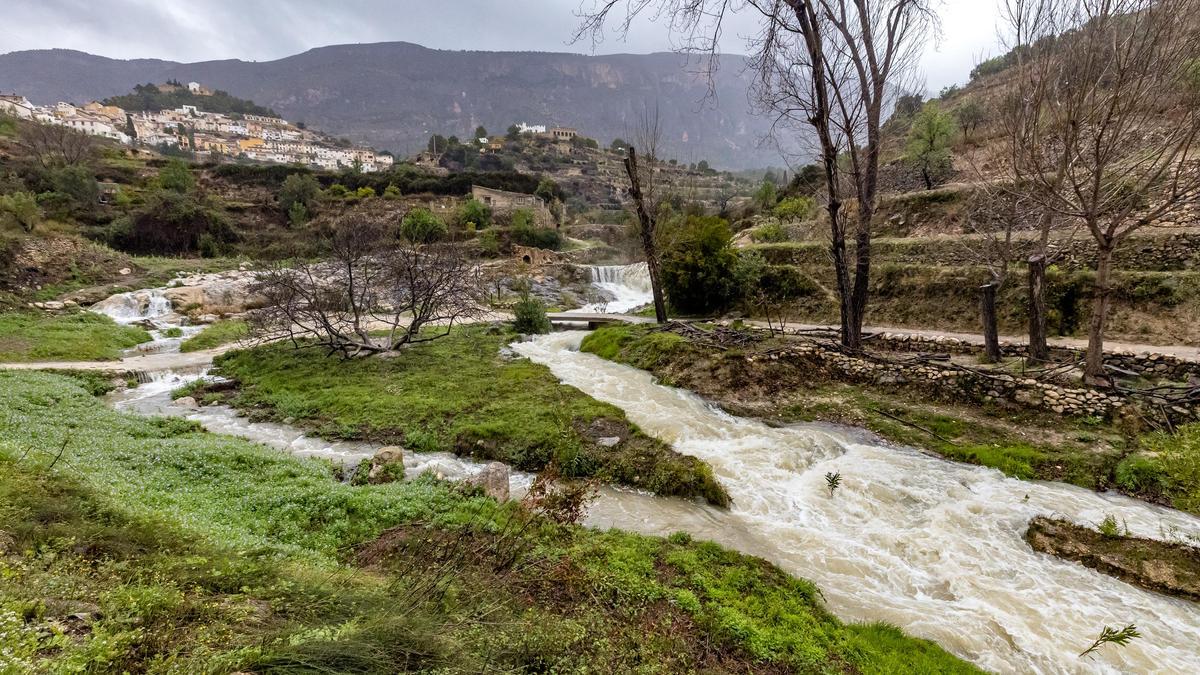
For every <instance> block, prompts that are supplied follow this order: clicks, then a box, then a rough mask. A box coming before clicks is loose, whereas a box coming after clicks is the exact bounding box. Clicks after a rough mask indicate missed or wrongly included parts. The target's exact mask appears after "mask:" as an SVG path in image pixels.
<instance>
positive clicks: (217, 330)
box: [179, 319, 250, 353]
mask: <svg viewBox="0 0 1200 675" xmlns="http://www.w3.org/2000/svg"><path fill="white" fill-rule="evenodd" d="M249 334H250V328H249V326H247V325H246V322H245V321H243V320H241V319H224V320H221V321H218V322H216V323H213V324H210V325H208V326H205V327H204V330H202V331H200V332H199V333H197V334H195V335H193V336H192V337H190V338H188V339H186V340H184V341H183V343H182V344H180V345H179V351H181V352H185V353H186V352H198V351H201V350H204V349H213V348H214V347H220V346H221V345H226V344H229V343H231V342H237V341H238V340H241V339H242V338H245V337H246V336H247V335H249Z"/></svg>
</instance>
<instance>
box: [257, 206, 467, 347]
mask: <svg viewBox="0 0 1200 675" xmlns="http://www.w3.org/2000/svg"><path fill="white" fill-rule="evenodd" d="M321 239H322V242H321V244H322V248H323V249H325V250H327V251H328V252H329V258H328V259H327V260H325V261H322V262H309V261H306V260H304V259H293V260H290V261H279V262H274V263H270V264H268V265H265V266H264V271H263V272H261V273H260V274H259V277H258V281H257V282H256V284H255V286H254V288H253V292H255V293H256V294H258V295H259V296H261V297H262V298H263V306H262V308H261V309H258V310H255V311H254V312H253V313H252V314H251V320H250V323H251V327H252V333H253V335H254V337H255V338H256V339H259V340H278V339H286V340H290V341H292V343H293V344H295V345H296V346H297V347H300V346H315V347H319V348H323V349H326V350H327V351H328V353H329V354H331V355H332V354H340V355H342V356H343V357H346V358H350V357H355V356H362V355H370V354H378V353H383V352H390V351H396V350H399V349H402V348H404V347H406V346H408V345H412V344H416V343H420V342H427V341H430V340H435V339H438V338H441V337H445V336H446V335H448V334H449V333H450V331H451V330H452V329H453V327H454V325H455V324H456V323H461V322H465V321H470V320H474V319H479V318H481V317H483V316H484V315H485V313H486V312H485V310H484V309H483V301H484V297H483V295H484V292H483V284H482V280H481V278H480V272H479V269H478V267H477V266H476V265H475V264H474V262H473V261H472V260H471V259H470V258H469V257H468V256H467V255H466V253H465V252H464V251H463V249H462V248H461V247H459V246H454V245H453V244H445V243H424V242H420V241H408V240H404V239H397V238H396V237H395V235H394V228H390V227H388V226H387V225H386V224H385V223H382V222H380V221H375V220H369V219H368V220H357V219H353V220H352V219H343V220H341V221H338V222H336V223H334V224H333V226H332V227H330V228H328V229H326V230H325V231H324V232H323V233H322V235H321Z"/></svg>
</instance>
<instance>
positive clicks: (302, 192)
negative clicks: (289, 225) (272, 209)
mask: <svg viewBox="0 0 1200 675" xmlns="http://www.w3.org/2000/svg"><path fill="white" fill-rule="evenodd" d="M320 194H321V185H320V184H319V183H317V179H316V178H314V177H313V176H312V174H308V173H303V174H301V173H293V174H290V175H288V177H287V178H285V179H283V185H282V186H280V188H279V208H281V209H283V211H284V213H287V214H288V215H289V216H290V215H291V212H292V207H293V206H294V205H296V204H301V205H303V206H304V208H305V212H306V213H311V212H312V208H313V206H315V205H316V203H317V197H318V196H319V195H320ZM293 222H295V221H293Z"/></svg>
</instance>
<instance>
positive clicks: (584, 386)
mask: <svg viewBox="0 0 1200 675" xmlns="http://www.w3.org/2000/svg"><path fill="white" fill-rule="evenodd" d="M596 270H599V271H596ZM596 270H594V271H593V272H592V274H593V279H594V283H596V284H597V285H601V286H602V287H604V286H603V285H604V284H609V285H611V287H605V290H608V291H609V292H610V293H611V294H612V295H613V296H614V297H615V298H616V300H614V301H610V302H609V303H605V306H604V307H592V308H584V309H583V310H581V311H608V312H625V311H629V310H631V309H633V308H635V307H638V306H640V305H643V304H646V303H647V302H649V301H650V300H649V290H648V285H649V284H648V281H647V282H646V284H645V288H643V287H642V285H641V283H640V281H638V279H640V278H641V275H643V274H644V270H645V267H644V265H643V266H628V267H626V268H596ZM625 280H632V283H631V284H626V283H625ZM151 297H153V294H152V293H151ZM143 300H144V298H139V299H137V305H136V307H137V308H138V310H137V313H138V314H143V313H151V312H161V310H162V307H161V305H160V304H157V303H155V302H153V301H149V302H143ZM113 305H115V306H127V305H129V302H127V301H120V302H117V301H114V303H113ZM168 309H169V305H168ZM144 319H150V320H152V321H154V322H156V323H155V324H154V325H155V326H156V328H155V330H160V331H161V330H166V329H167V328H169V327H171V325H178V324H174V323H173V319H174V317H173V316H172V314H171V312H169V311H168V312H161V313H157V314H155V315H154V316H152V317H149V316H137V317H124V318H123V319H121V320H123V321H125V322H128V323H134V322H140V321H142V320H144ZM584 335H585V333H583V332H579V331H572V332H564V333H555V334H551V335H546V336H541V337H538V338H536V339H534V340H532V341H529V342H523V343H517V344H514V345H513V349H514V351H516V352H517V353H519V354H521V355H523V356H525V357H527V358H529V359H531V360H533V361H535V362H537V363H542V364H545V365H546V366H548V367H549V368H550V369H551V371H552V372H553V373H554V374H555V376H557V377H558V378H559V379H560V380H562V381H563V382H565V383H567V384H570V385H572V386H575V387H577V388H579V389H580V390H582V391H583V392H585V393H587V394H588V395H590V396H592V397H594V398H596V399H598V400H601V401H605V402H608V403H611V404H613V405H615V406H617V407H619V408H621V409H622V410H624V411H625V413H626V415H627V416H628V417H629V418H630V420H632V421H633V422H634V423H636V424H637V425H639V426H640V427H641V428H642V429H643V430H644V431H645V432H646V433H648V434H650V435H652V436H655V437H657V438H659V439H661V440H663V441H665V442H668V443H670V444H672V445H673V446H674V447H675V448H676V449H677V450H678V451H679V452H682V453H685V454H689V455H693V456H695V457H698V458H700V459H702V460H704V461H706V462H708V463H709V464H710V465H711V466H712V467H713V470H714V471H715V473H716V475H717V478H718V479H719V480H720V481H721V482H722V484H723V485H724V486H725V487H726V489H727V490H728V491H729V493H730V494H731V495H732V497H733V499H734V504H733V507H732V508H731V509H729V510H721V509H716V508H713V507H710V506H707V505H703V504H699V503H697V502H693V501H688V500H681V499H668V498H659V497H655V496H653V495H650V494H647V493H643V492H639V491H635V490H629V489H623V488H613V487H608V488H604V489H603V490H602V491H601V493H600V496H599V498H598V499H597V500H596V502H595V503H594V504H593V505H592V506H591V508H590V509H589V512H588V515H587V518H586V520H585V524H587V525H588V526H590V527H597V528H607V527H619V528H622V529H626V530H631V531H636V532H641V533H646V534H656V535H666V534H670V533H672V532H676V531H686V532H689V533H691V534H692V535H693V536H695V537H698V538H702V539H709V540H712V541H716V542H718V543H720V544H722V545H725V546H727V547H730V548H733V549H736V550H739V551H742V552H745V553H749V554H752V555H757V556H761V557H763V558H766V559H768V560H770V561H772V562H774V563H776V564H778V565H780V566H781V567H782V568H783V569H785V570H787V571H789V572H791V573H793V574H796V575H798V576H802V577H805V578H808V579H811V580H812V581H814V582H815V583H816V584H817V585H818V586H819V587H820V588H821V590H822V592H823V594H824V597H825V598H826V600H827V603H828V606H829V608H830V609H831V610H832V611H833V612H834V613H835V614H837V615H838V616H839V617H841V618H843V619H845V620H849V621H887V622H890V623H893V624H895V625H898V626H900V627H901V628H903V629H904V630H905V631H906V632H908V633H910V634H913V635H917V636H920V637H925V638H929V639H932V640H934V641H936V642H937V643H939V644H940V645H942V646H943V647H945V648H947V649H949V650H950V651H952V652H954V653H955V654H958V655H960V656H962V657H963V658H966V659H968V660H970V661H972V662H974V663H976V664H978V665H980V666H981V667H983V668H986V669H988V670H992V671H996V672H1003V673H1063V672H1069V673H1096V672H1102V673H1119V672H1137V673H1191V672H1200V606H1198V605H1196V604H1194V603H1190V602H1187V601H1183V600H1175V599H1171V598H1168V597H1166V596H1162V595H1158V594H1155V593H1150V592H1147V591H1143V590H1140V589H1138V588H1136V587H1133V586H1130V585H1128V584H1125V583H1123V582H1121V581H1118V580H1116V579H1113V578H1111V577H1108V576H1105V575H1102V574H1099V573H1097V572H1094V571H1092V570H1089V569H1087V568H1085V567H1082V566H1080V565H1077V564H1073V563H1069V562H1065V561H1062V560H1059V559H1057V558H1054V557H1051V556H1047V555H1042V554H1038V553H1034V552H1033V551H1032V550H1031V549H1030V548H1029V547H1028V545H1027V544H1026V543H1025V542H1024V540H1023V538H1022V535H1023V533H1024V530H1025V527H1026V524H1027V523H1028V521H1029V519H1030V518H1032V517H1033V516H1035V515H1058V516H1061V517H1066V518H1068V519H1070V520H1072V521H1075V522H1079V523H1083V524H1091V525H1094V524H1095V523H1098V522H1100V521H1101V520H1102V519H1103V518H1104V517H1105V515H1107V514H1112V515H1114V516H1116V517H1117V518H1118V520H1122V521H1124V523H1125V524H1126V525H1127V526H1128V527H1129V529H1130V530H1131V531H1132V532H1133V533H1134V534H1136V535H1139V536H1146V537H1153V538H1166V537H1167V536H1168V533H1171V532H1175V533H1178V534H1200V519H1197V518H1194V517H1191V516H1188V515H1186V514H1183V513H1181V512H1178V511H1173V510H1170V509H1164V508H1159V507H1156V506H1153V505H1151V504H1147V503H1144V502H1140V501H1136V500H1132V499H1128V498H1124V497H1120V496H1116V495H1108V494H1097V493H1094V492H1091V491H1088V490H1084V489H1082V488H1077V487H1073V486H1069V485H1063V484H1058V483H1041V482H1030V481H1019V480H1015V479H1011V478H1007V477H1005V476H1004V475H1003V474H1001V473H1000V472H998V471H995V470H992V469H986V468H982V467H975V466H969V465H965V464H958V463H954V462H949V461H946V460H943V459H940V458H937V457H933V456H930V455H927V454H924V453H922V452H919V451H916V450H913V449H909V448H897V447H890V446H887V445H885V444H884V443H883V442H881V441H879V440H878V439H876V438H874V437H872V436H870V435H869V434H866V433H865V432H861V431H858V430H853V429H843V428H837V427H832V426H828V425H794V426H788V427H783V428H775V427H770V426H767V425H765V424H763V423H761V422H758V421H755V420H751V419H746V418H740V417H735V416H732V415H729V414H727V413H725V412H723V411H721V410H719V409H717V408H716V407H714V406H712V405H711V404H709V403H707V402H705V401H704V400H702V399H700V398H699V397H697V396H695V395H694V394H691V393H689V392H686V391H683V390H679V389H673V388H669V387H664V386H662V385H659V384H657V383H656V382H655V381H654V379H653V377H652V376H651V375H650V374H648V373H646V372H643V371H639V370H636V369H633V368H629V367H627V366H623V365H620V364H616V363H613V362H610V361H606V360H603V359H600V358H598V357H594V356H592V355H590V354H583V353H581V352H579V351H578V346H579V342H580V341H581V340H582V338H583V336H584ZM171 340H174V339H167V338H159V339H156V343H159V344H158V346H157V347H155V349H159V350H164V351H169V350H171V349H175V350H177V349H178V341H177V340H175V342H174V344H172V342H171ZM206 370H207V369H206V368H203V367H202V368H193V369H190V370H178V371H175V370H162V371H157V372H154V373H151V379H152V381H151V382H149V383H147V384H143V385H141V386H139V387H137V388H135V389H130V390H126V391H123V392H118V393H115V394H112V395H111V402H112V404H113V405H114V406H115V407H116V408H117V409H119V410H124V411H128V412H132V413H137V414H143V415H174V416H182V417H187V418H188V419H193V420H196V421H197V422H200V423H201V424H203V425H204V427H205V428H207V429H208V430H210V431H213V432H217V433H225V434H231V435H234V436H240V437H243V438H247V439H249V440H253V441H257V442H261V443H263V444H265V445H268V446H270V447H274V448H277V449H279V450H282V451H286V452H289V453H293V454H296V455H300V456H306V457H320V458H325V459H329V460H332V461H335V462H342V463H344V464H345V465H347V466H353V465H354V464H356V463H357V462H358V461H360V460H362V459H365V458H369V457H371V456H372V455H373V454H374V452H375V450H377V449H378V448H377V447H376V446H372V445H369V444H365V443H353V442H329V441H325V440H321V439H317V438H312V437H310V436H308V435H306V434H304V433H303V432H301V431H300V430H298V429H296V428H294V427H291V426H288V425H283V424H270V423H256V422H250V421H249V420H247V419H245V418H243V417H240V416H238V415H237V414H236V412H235V411H234V410H232V409H230V408H228V407H225V406H205V407H201V408H186V407H182V406H178V405H176V404H175V403H173V402H172V401H171V400H170V392H171V390H172V389H174V388H176V387H179V386H181V385H183V384H185V383H187V382H189V381H192V380H195V379H196V378H199V377H204V376H206ZM481 466H482V465H480V464H478V463H476V462H473V461H471V460H469V459H463V458H459V457H456V456H454V455H451V454H448V453H428V454H417V453H405V468H406V470H407V473H408V475H409V476H416V475H419V474H420V473H422V472H425V471H431V472H433V473H435V474H437V475H440V476H443V477H445V478H448V479H452V480H456V479H461V478H464V477H468V476H470V475H472V474H473V473H475V472H477V471H479V470H480V469H481ZM830 471H832V472H839V473H841V474H842V477H843V481H842V487H841V488H840V489H839V490H838V491H837V492H836V494H835V495H834V496H833V497H832V498H831V497H830V496H829V494H828V492H827V491H826V488H825V480H824V475H825V473H826V472H830ZM531 482H532V476H530V475H529V474H524V473H518V472H514V473H513V475H512V491H513V494H514V497H515V498H519V497H520V496H521V495H522V494H523V493H524V492H525V490H526V489H527V488H528V486H529V484H530V483H531ZM1129 623H1135V624H1136V625H1137V627H1138V629H1139V630H1140V631H1141V633H1142V635H1143V637H1142V638H1140V639H1137V640H1134V641H1133V642H1132V643H1130V644H1129V645H1128V646H1126V647H1123V648H1122V647H1112V646H1109V647H1104V648H1102V649H1101V650H1100V652H1099V653H1098V654H1097V655H1096V656H1095V658H1092V659H1084V660H1081V659H1079V658H1078V657H1077V654H1078V653H1079V652H1081V651H1083V649H1084V648H1086V647H1087V646H1088V645H1089V644H1090V643H1091V641H1092V640H1093V639H1095V637H1096V636H1097V635H1099V633H1100V630H1101V628H1102V627H1104V626H1106V625H1107V626H1113V627H1120V626H1124V625H1126V624H1129Z"/></svg>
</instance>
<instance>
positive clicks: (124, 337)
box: [0, 311, 151, 363]
mask: <svg viewBox="0 0 1200 675" xmlns="http://www.w3.org/2000/svg"><path fill="white" fill-rule="evenodd" d="M150 339H151V338H150V334H149V333H147V332H146V331H145V330H143V329H141V328H138V327H136V326H122V325H119V324H117V323H116V322H114V321H113V320H112V319H110V318H108V317H106V316H102V315H100V314H93V313H91V312H78V313H75V314H60V315H55V314H46V313H42V312H24V311H22V312H6V313H0V362H5V363H22V362H31V361H112V360H115V359H118V358H120V357H121V351H122V350H125V349H129V348H130V347H134V346H137V345H139V344H141V343H143V342H148V341H150Z"/></svg>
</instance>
